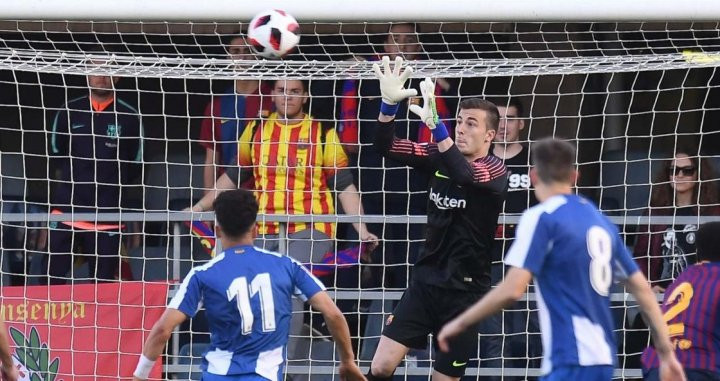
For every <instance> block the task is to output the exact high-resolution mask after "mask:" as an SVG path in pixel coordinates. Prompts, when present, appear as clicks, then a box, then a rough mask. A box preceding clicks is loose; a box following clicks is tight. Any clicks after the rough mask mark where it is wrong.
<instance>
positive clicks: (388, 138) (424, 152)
mask: <svg viewBox="0 0 720 381" xmlns="http://www.w3.org/2000/svg"><path fill="white" fill-rule="evenodd" d="M374 147H375V149H376V150H377V151H378V152H380V154H381V155H383V156H385V157H386V158H389V159H392V160H395V161H397V162H398V163H402V164H405V165H407V166H410V167H413V168H417V169H423V170H429V171H433V170H435V169H437V165H436V164H435V158H436V157H437V154H438V150H437V144H435V143H415V142H413V141H411V140H407V139H398V138H397V137H395V121H394V120H393V121H390V122H380V121H378V122H377V129H376V132H375V142H374Z"/></svg>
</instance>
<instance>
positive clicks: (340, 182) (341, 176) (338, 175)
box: [327, 168, 353, 192]
mask: <svg viewBox="0 0 720 381" xmlns="http://www.w3.org/2000/svg"><path fill="white" fill-rule="evenodd" d="M352 183H353V176H352V173H351V172H350V170H349V169H348V168H340V169H338V170H337V171H335V174H334V175H332V176H328V178H327V185H328V188H330V189H332V190H334V191H338V192H341V191H344V190H345V189H346V188H347V187H349V186H350V185H352Z"/></svg>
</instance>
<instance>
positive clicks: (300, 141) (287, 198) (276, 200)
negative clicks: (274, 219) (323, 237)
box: [238, 112, 348, 237]
mask: <svg viewBox="0 0 720 381" xmlns="http://www.w3.org/2000/svg"><path fill="white" fill-rule="evenodd" d="M238 155H239V160H238V162H239V164H240V166H241V167H243V168H251V169H252V171H253V178H254V179H255V191H256V192H257V198H258V203H259V206H260V210H259V213H260V214H317V215H325V214H333V213H335V205H334V202H333V198H332V194H331V192H330V189H329V187H328V180H330V179H332V176H334V174H335V171H336V170H337V169H339V168H345V167H347V165H348V158H347V155H346V154H345V151H343V148H342V146H341V145H340V139H339V138H338V136H337V134H336V133H335V130H334V129H324V128H323V127H322V125H321V123H320V122H319V121H316V120H314V119H312V118H311V117H310V116H308V115H306V116H305V118H304V119H303V120H302V121H300V122H299V123H295V124H285V123H283V122H282V121H280V120H279V118H278V114H277V113H276V112H275V113H272V114H270V117H269V118H268V119H267V120H264V121H254V122H251V123H250V124H248V126H247V127H246V128H245V131H244V132H243V134H242V136H241V137H240V142H239V147H238ZM309 225H310V224H309V223H305V222H298V223H291V224H289V226H288V233H295V232H298V231H302V230H305V229H308V228H310V226H309ZM313 228H314V229H316V230H319V231H321V232H323V233H325V234H327V235H328V236H330V237H333V236H334V235H335V226H334V224H331V223H315V224H314V225H313ZM278 232H279V230H278V225H277V223H261V224H260V225H259V233H260V234H277V233H278Z"/></svg>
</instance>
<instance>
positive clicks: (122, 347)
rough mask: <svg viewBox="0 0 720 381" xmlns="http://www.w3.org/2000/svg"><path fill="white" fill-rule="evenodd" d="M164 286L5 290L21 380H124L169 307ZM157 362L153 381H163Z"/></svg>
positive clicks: (4, 314)
mask: <svg viewBox="0 0 720 381" xmlns="http://www.w3.org/2000/svg"><path fill="white" fill-rule="evenodd" d="M167 291H168V284H167V283H148V282H120V283H101V284H80V285H74V286H70V285H60V286H27V287H22V286H18V287H3V288H2V305H1V306H0V318H2V319H3V320H4V321H5V322H6V323H7V326H8V330H9V336H10V345H11V347H12V349H13V361H14V362H15V366H16V367H17V368H18V370H19V371H20V380H30V381H61V380H62V381H84V380H118V379H129V378H130V377H132V373H133V371H134V370H135V365H136V364H137V360H138V356H139V355H140V353H141V351H142V345H143V343H144V341H145V339H146V338H147V335H148V334H149V333H150V329H151V328H152V326H153V324H154V323H155V321H157V320H158V318H160V315H162V313H163V311H164V310H165V305H166V302H167ZM161 371H162V369H161V361H158V362H157V363H156V364H155V367H154V368H153V371H152V372H151V378H155V379H159V378H160V377H161Z"/></svg>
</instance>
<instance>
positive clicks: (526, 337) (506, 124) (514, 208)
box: [491, 97, 542, 368]
mask: <svg viewBox="0 0 720 381" xmlns="http://www.w3.org/2000/svg"><path fill="white" fill-rule="evenodd" d="M493 103H495V104H496V105H497V108H498V113H499V114H500V123H499V126H498V133H497V134H496V135H495V140H494V143H495V144H494V145H493V149H492V154H493V155H494V156H496V157H498V158H499V159H502V160H503V162H504V164H505V167H506V168H507V171H508V193H507V196H506V198H505V203H504V204H503V213H505V214H520V213H522V212H524V211H525V209H528V208H529V207H531V206H534V205H536V204H537V199H536V198H535V192H533V191H532V187H531V184H530V153H529V149H528V146H527V145H526V144H522V143H520V134H521V133H522V131H523V130H524V129H525V113H524V107H523V104H522V102H520V99H518V98H516V97H509V98H498V99H493ZM515 227H516V224H514V223H509V224H498V230H497V232H496V234H495V238H496V241H495V245H494V246H493V249H492V253H493V254H492V263H493V264H492V267H491V277H492V284H498V283H500V282H501V281H502V280H503V276H504V274H505V266H504V265H503V263H502V260H503V258H504V257H505V252H506V251H507V250H508V249H509V248H510V246H511V245H512V242H513V239H514V238H515ZM535 310H537V306H535V303H533V302H530V301H522V302H515V303H514V304H513V306H512V307H511V308H510V309H508V310H505V312H504V314H503V317H504V319H503V320H504V323H505V325H504V326H503V327H504V329H503V330H502V332H500V330H498V332H492V333H493V334H496V335H498V337H499V336H500V335H503V336H502V338H503V340H505V341H506V343H505V344H506V345H504V346H502V348H504V352H505V356H504V357H505V358H511V359H515V360H511V362H512V363H511V364H509V366H510V367H516V368H526V367H529V368H537V367H539V366H540V363H539V361H538V359H540V358H541V356H542V353H541V348H542V343H541V342H540V325H539V323H538V317H537V313H536V312H533V311H535ZM496 327H500V325H496ZM501 345H502V344H500V345H497V347H501ZM528 359H535V360H534V361H533V360H528ZM528 361H530V362H528Z"/></svg>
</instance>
